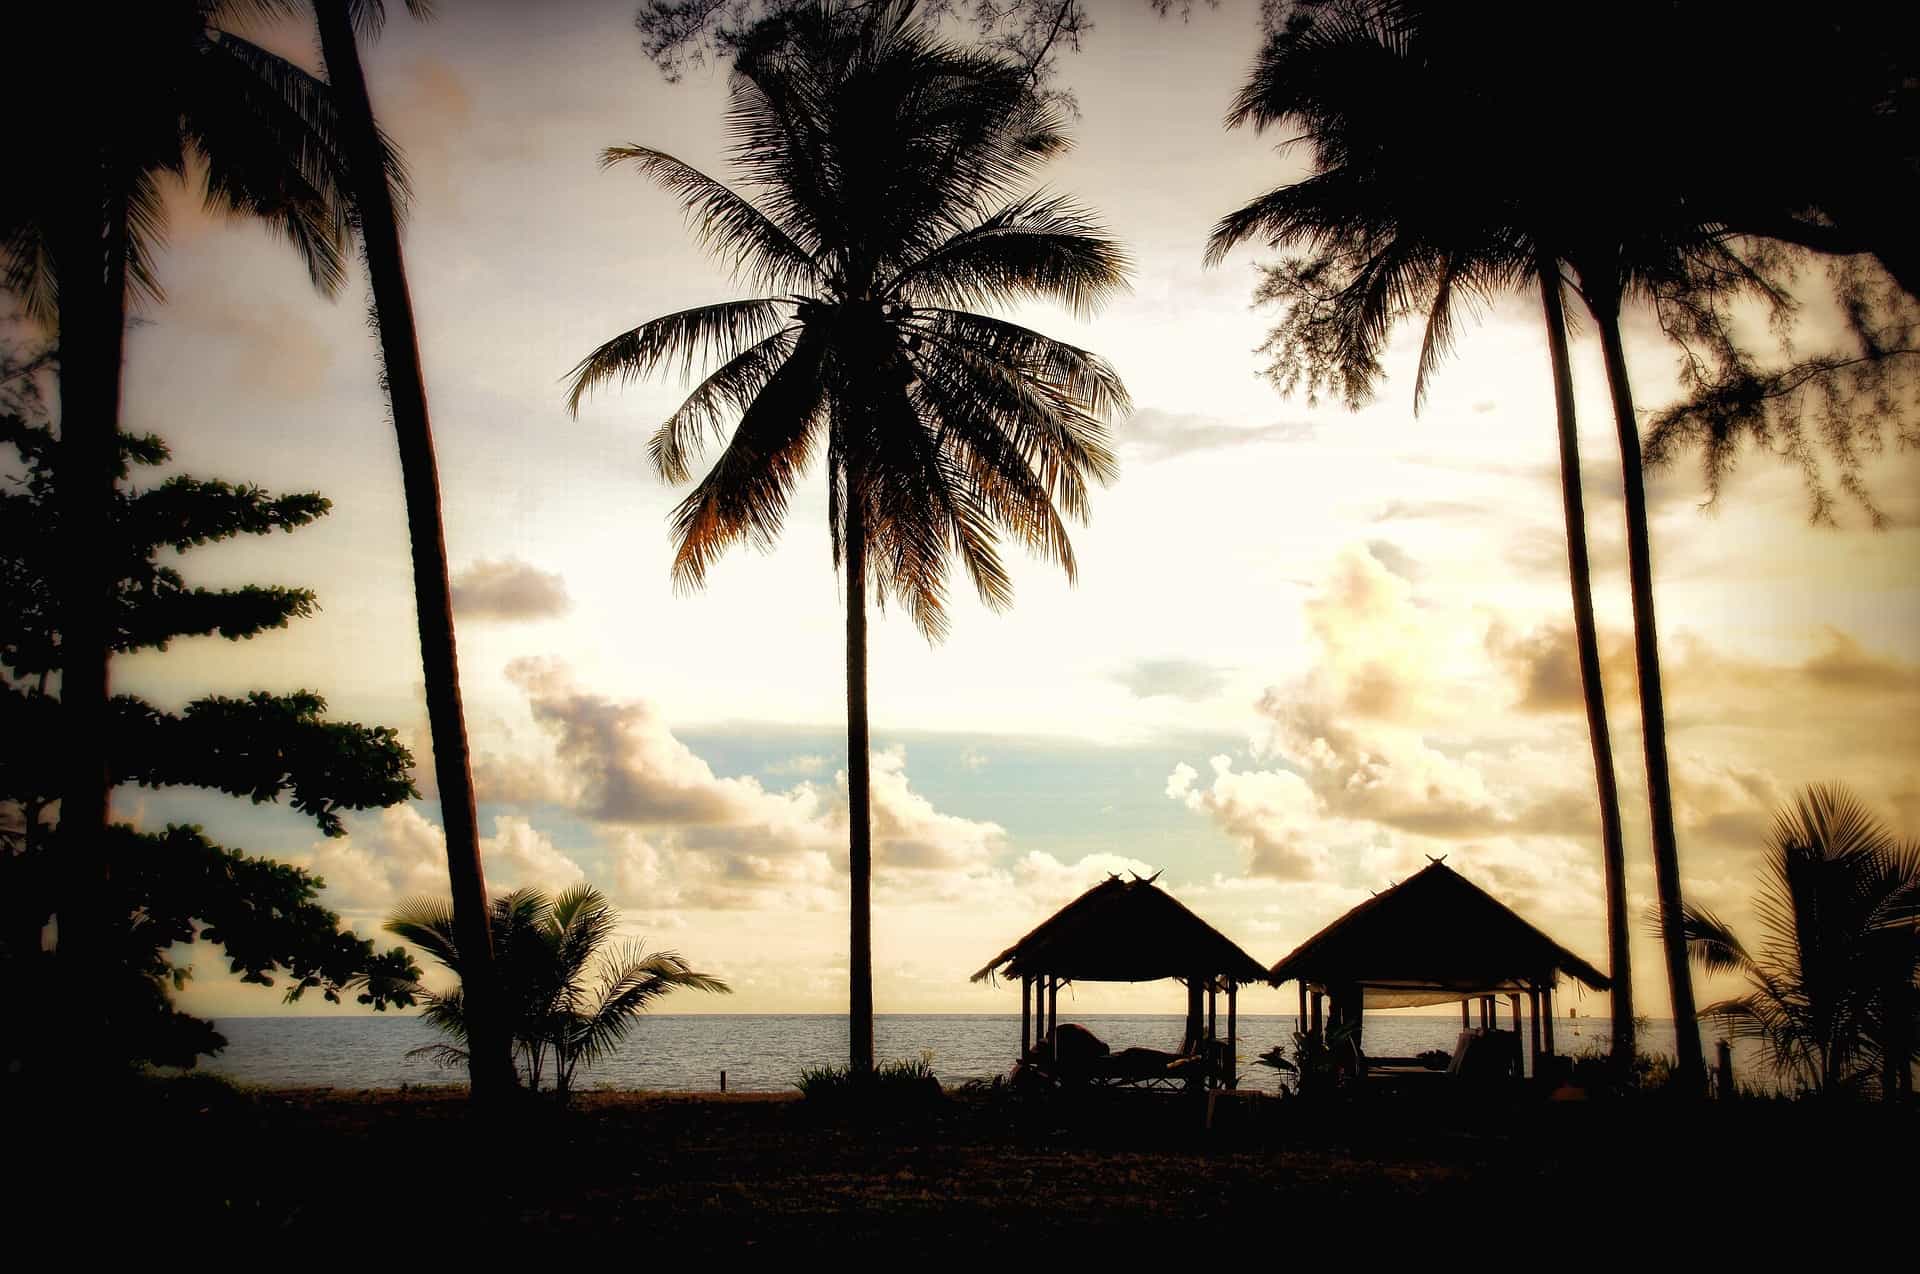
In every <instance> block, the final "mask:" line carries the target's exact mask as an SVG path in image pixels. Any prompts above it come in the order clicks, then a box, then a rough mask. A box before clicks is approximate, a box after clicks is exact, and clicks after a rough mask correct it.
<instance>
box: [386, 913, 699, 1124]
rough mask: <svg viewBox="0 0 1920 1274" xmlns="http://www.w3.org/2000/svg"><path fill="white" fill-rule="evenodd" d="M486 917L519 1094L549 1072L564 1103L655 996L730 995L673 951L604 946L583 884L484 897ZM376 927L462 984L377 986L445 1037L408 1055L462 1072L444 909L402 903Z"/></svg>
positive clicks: (461, 998)
mask: <svg viewBox="0 0 1920 1274" xmlns="http://www.w3.org/2000/svg"><path fill="white" fill-rule="evenodd" d="M488 920H489V926H488V927H489V929H490V930H491V936H492V946H491V952H492V956H493V961H494V965H495V967H496V968H497V970H498V976H499V978H500V983H501V987H502V991H503V996H502V1003H503V1004H504V1005H505V1006H506V1011H505V1013H504V1015H503V1017H502V1020H503V1021H504V1022H505V1023H506V1026H507V1030H508V1034H509V1037H510V1038H511V1040H512V1044H513V1048H514V1051H515V1052H517V1053H518V1054H519V1057H520V1061H521V1065H522V1066H523V1067H524V1078H525V1080H526V1084H527V1087H528V1088H529V1089H531V1090H533V1091H535V1092H538V1091H539V1090H540V1088H541V1086H542V1085H543V1084H544V1083H545V1081H546V1077H547V1075H548V1073H549V1072H548V1067H549V1065H551V1067H552V1070H551V1074H552V1077H553V1088H554V1092H555V1093H556V1094H557V1095H558V1096H559V1098H560V1100H561V1101H563V1102H564V1101H565V1100H566V1098H567V1096H568V1094H569V1093H571V1092H572V1091H573V1086H574V1078H575V1076H576V1075H577V1073H578V1072H579V1069H580V1068H581V1067H582V1066H588V1067H591V1066H592V1065H594V1064H595V1063H596V1062H598V1061H600V1060H601V1059H602V1058H604V1057H606V1056H607V1055H608V1054H610V1053H612V1052H613V1051H614V1050H615V1049H616V1048H618V1047H619V1046H620V1044H621V1043H622V1041H624V1040H625V1039H626V1038H627V1036H628V1035H630V1034H631V1033H632V1032H633V1028H634V1026H635V1024H636V1023H638V1021H639V1020H640V1017H641V1015H642V1014H644V1013H645V1012H646V1011H647V1009H648V1008H649V1007H651V1006H652V1004H653V1003H654V1001H656V1000H658V999H659V998H660V997H661V996H663V995H666V994H668V993H669V992H672V991H707V992H710V993H718V994H727V993H728V992H730V991H731V990H732V988H731V987H729V986H728V985H727V984H726V983H725V982H724V981H722V980H721V979H719V978H716V977H714V976H712V975H711V974H706V973H698V972H696V971H694V970H693V969H691V968H689V967H688V965H687V962H686V961H685V960H683V959H682V958H681V957H680V956H679V955H678V954H676V953H675V952H672V951H655V952H648V951H647V950H646V949H645V948H644V947H642V946H641V945H640V944H639V943H627V944H625V945H622V946H619V947H612V948H609V947H608V945H607V944H608V943H609V942H610V941H611V940H612V938H613V935H614V932H615V931H616V930H617V929H618V928H619V926H620V913H619V912H618V911H617V910H615V909H614V907H613V905H612V904H611V903H609V902H608V901H607V899H606V896H605V895H604V894H602V893H601V892H600V891H599V890H597V889H595V888H593V887H592V886H591V885H575V886H573V887H571V888H569V889H565V890H562V891H561V892H560V894H559V895H558V896H554V897H549V896H548V895H547V894H546V893H545V892H544V891H542V890H539V889H516V890H514V891H513V892H511V893H508V894H503V895H501V896H500V897H498V898H495V899H494V900H493V902H492V904H491V906H489V908H488ZM385 927H386V930H387V932H388V933H391V934H393V935H395V936H396V937H399V938H401V939H403V940H405V941H407V942H409V943H412V944H413V945H414V946H415V947H417V948H419V949H420V950H422V951H424V952H426V953H427V954H428V955H430V956H432V957H433V958H434V959H435V960H437V961H438V962H439V963H440V964H441V965H442V966H444V967H445V968H447V969H449V970H451V971H452V972H453V973H455V974H457V975H459V976H460V979H461V982H460V985H459V986H456V987H454V988H452V989H451V990H448V991H435V990H433V989H432V988H430V987H427V986H425V985H423V984H421V983H419V982H407V983H405V984H392V985H391V986H390V987H388V986H387V984H383V988H386V989H390V990H404V991H405V992H406V993H408V994H410V995H412V996H413V997H414V998H415V999H416V1000H418V1001H419V1002H420V1004H421V1005H422V1006H423V1009H424V1011H423V1013H422V1014H421V1016H422V1017H424V1018H425V1019H426V1020H427V1021H429V1022H431V1023H433V1024H434V1025H435V1026H436V1027H438V1028H439V1029H440V1030H442V1031H444V1032H446V1034H447V1035H449V1036H450V1037H451V1038H452V1041H453V1042H452V1043H447V1044H428V1045H425V1046H423V1047H421V1048H416V1049H414V1050H412V1051H411V1052H409V1053H408V1056H409V1057H428V1058H431V1059H433V1060H435V1061H437V1062H440V1063H441V1064H443V1065H447V1066H467V1065H470V1064H471V1056H470V1051H469V1050H470V1048H471V1045H472V1030H471V1027H472V1013H471V1010H470V1007H469V1004H468V997H467V996H466V994H465V985H466V974H467V964H468V962H467V960H466V959H465V957H464V955H463V947H462V944H461V942H460V939H459V933H460V930H459V925H458V921H457V919H456V917H455V915H454V911H453V908H452V907H451V906H450V905H449V904H447V903H445V902H442V901H440V900H439V899H434V898H416V899H411V900H409V901H407V902H404V903H402V904H401V905H400V907H399V909H398V910H397V911H395V912H394V914H393V915H392V916H391V917H389V918H388V920H387V923H386V926H385Z"/></svg>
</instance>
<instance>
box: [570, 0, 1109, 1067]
mask: <svg viewBox="0 0 1920 1274" xmlns="http://www.w3.org/2000/svg"><path fill="white" fill-rule="evenodd" d="M914 8H915V6H914V4H913V3H912V2H911V0H885V2H883V3H875V4H872V5H868V6H863V7H862V8H861V9H859V10H857V11H848V12H835V11H833V10H832V9H830V8H814V9H808V10H806V11H802V12H796V13H793V14H790V15H787V16H785V17H783V18H781V19H779V20H776V21H772V22H769V23H766V24H763V25H762V26H761V27H760V28H758V29H757V31H756V33H755V35H754V37H753V38H752V39H751V40H749V41H748V42H747V43H746V45H745V47H743V48H742V50H741V51H740V54H739V56H738V58H737V60H736V62H735V65H734V74H733V82H732V100H731V106H730V109H729V112H728V126H729V129H730V132H731V134H732V136H733V139H734V148H733V155H734V159H735V163H736V166H737V168H738V170H739V172H740V173H741V175H742V176H743V177H744V178H745V179H746V181H747V182H748V183H750V184H751V185H752V186H753V187H755V188H757V194H758V202H757V203H756V202H751V201H749V199H748V198H746V197H744V196H742V195H740V194H737V193H735V192H734V191H733V190H731V189H729V188H728V187H727V186H725V185H723V184H722V183H720V182H718V181H716V180H714V179H713V178H711V177H708V176H706V175H705V174H703V173H701V172H698V171H697V170H695V169H693V168H692V167H690V166H688V165H687V164H684V163H682V162H681V161H679V160H678V159H675V158H674V157H672V156H671V155H667V154H664V153H662V152H660V151H657V150H652V149H650V148H647V147H644V146H627V147H619V148H615V149H612V150H609V151H607V152H606V154H605V156H604V159H603V162H604V163H605V164H606V165H609V166H610V165H614V164H631V165H633V166H634V167H636V168H638V169H639V170H640V171H641V173H643V174H644V175H646V176H648V177H650V178H652V179H653V180H654V181H656V182H658V183H659V184H661V185H662V186H664V187H665V188H666V189H667V190H669V191H671V192H672V193H673V194H675V195H676V196H677V197H678V198H679V200H680V202H681V204H682V206H683V207H684V208H685V209H686V211H687V213H688V215H689V217H691V218H695V219H697V222H698V225H699V232H700V235H701V237H702V239H703V241H704V242H705V243H706V244H707V245H708V246H709V247H711V248H713V249H715V250H717V251H718V252H720V253H721V254H722V255H724V256H725V257H727V258H728V259H729V260H730V261H731V262H732V263H733V265H734V266H735V267H736V269H737V270H738V271H739V272H740V273H741V274H743V275H744V276H745V277H747V278H748V279H750V280H751V281H752V282H753V283H755V284H758V285H760V286H761V287H762V288H764V289H769V290H770V294H767V295H761V296H759V297H756V298H754V299H751V300H741V301H730V302H725V303H722V304H718V305H710V306H703V307H700V308H698V309H692V310H685V311H682V312H680V313H677V314H670V315H667V316H665V317H663V318H658V319H654V320H653V321H651V322H648V323H645V324H642V325H641V326H639V327H636V328H634V329H632V330H631V331H628V332H624V333H622V334H621V335H619V336H616V337H614V338H613V339H612V340H610V341H608V342H606V343H605V344H604V345H602V346H600V348H598V349H596V350H595V351H593V353H591V354H589V355H588V356H587V357H586V358H585V359H583V360H581V362H580V364H579V365H578V366H577V367H576V368H575V369H574V371H573V384H572V393H571V396H570V398H569V405H570V407H571V408H572V409H573V410H575V411H577V410H578V408H579V405H580V402H581V400H582V398H583V397H584V396H585V395H586V394H587V393H588V392H589V391H590V390H591V389H593V388H594V387H595V386H596V385H599V384H601V383H603V382H605V381H608V380H613V379H620V380H627V379H631V378H633V377H637V376H643V375H647V374H649V373H651V372H653V371H655V370H657V369H660V368H662V367H664V366H666V365H668V364H670V363H672V362H675V361H678V362H680V364H681V366H682V369H683V371H689V370H691V368H692V365H693V363H694V361H695V359H696V358H710V359H712V360H714V361H716V362H717V363H718V366H717V368H715V369H714V370H713V371H712V372H711V373H710V374H708V375H707V376H706V377H705V379H703V380H702V381H701V382H700V383H699V385H698V386H697V387H695V388H694V390H693V392H692V393H691V395H690V396H689V397H688V398H687V400H686V402H685V403H684V404H683V405H682V406H681V407H680V409H679V410H678V411H676V412H675V413H674V414H673V415H672V416H670V417H669V418H668V419H667V421H666V423H665V424H664V425H662V426H661V427H660V429H659V430H658V432H656V433H655V434H654V436H653V440H652V444H651V455H652V459H653V463H654V467H655V469H656V470H657V471H658V472H659V473H660V475H661V476H662V477H663V478H664V479H666V480H667V481H669V482H683V481H686V480H688V479H689V478H691V477H692V476H693V465H694V462H695V460H696V459H697V458H698V456H699V453H700V451H701V450H702V448H703V446H704V441H703V439H704V435H705V434H706V433H708V432H709V431H711V432H713V433H715V434H716V435H718V434H721V433H722V431H723V428H724V425H725V422H726V421H728V420H729V419H734V420H736V421H737V423H736V425H735V427H734V429H733V433H732V436H731V438H729V439H727V442H726V446H725V448H724V449H723V450H722V452H721V454H720V457H719V459H718V461H717V462H716V463H715V464H714V466H713V468H712V469H711V470H709V471H708V473H707V474H706V476H705V477H704V478H702V479H701V480H700V481H699V482H698V483H697V484H695V486H694V488H693V490H692V492H691V493H690V494H689V495H688V496H687V497H686V498H685V499H684V500H683V501H682V502H681V503H680V505H679V506H678V508H677V509H676V510H675V512H674V514H673V519H672V530H673V537H674V540H675V544H676V548H677V552H676V556H675V560H674V577H675V580H676V582H677V583H678V584H679V585H680V586H682V587H687V588H693V587H698V586H699V585H700V584H701V583H703V582H704V581H705V579H706V575H707V571H708V569H709V567H710V566H711V565H712V564H713V562H714V561H715V559H716V558H717V557H718V556H719V555H720V554H721V553H722V552H723V551H724V550H725V549H726V548H728V547H729V546H731V545H733V544H736V543H739V542H740V541H742V540H746V541H750V542H752V543H754V544H756V545H758V546H760V547H762V548H765V547H768V546H770V545H771V544H772V543H773V542H774V540H775V538H776V537H777V536H778V534H779V531H780V527H781V524H782V522H783V520H784V517H785V514H786V510H787V505H788V502H789V500H790V499H791V496H792V493H793V490H794V487H795V485H796V484H797V482H798V480H799V478H800V476H801V474H802V473H803V472H804V471H805V470H806V468H807V466H808V465H809V463H810V462H811V461H812V460H813V459H814V458H815V457H816V456H818V455H820V454H821V453H822V452H823V451H824V453H825V459H826V468H827V509H828V525H829V530H830V535H831V540H832V547H833V559H834V563H835V565H836V566H840V565H844V567H845V570H846V672H847V788H848V802H849V807H850V811H849V812H850V830H849V836H848V841H849V844H848V868H849V875H850V877H851V885H852V902H851V925H850V928H851V935H850V948H851V952H850V956H851V958H850V982H851V987H850V992H849V1026H848V1036H849V1039H848V1043H849V1049H850V1055H851V1065H852V1068H853V1069H854V1071H855V1072H857V1073H861V1074H865V1073H867V1072H870V1071H871V1070H872V1067H873V986H872V947H871V922H870V911H869V898H870V881H871V876H872V850H871V820H870V816H869V793H868V734H867V684H866V682H867V651H866V644H867V597H868V593H869V592H870V591H871V592H872V593H874V594H875V595H876V596H877V597H878V599H879V600H880V602H881V603H882V604H883V605H884V603H885V602H886V600H887V599H889V598H893V599H895V600H897V601H899V602H900V603H901V604H902V605H903V606H904V607H905V608H906V610H907V612H908V613H909V614H910V615H911V616H912V617H913V619H914V621H915V623H916V624H917V625H918V626H919V628H920V630H921V632H922V633H924V634H925V635H926V636H927V638H928V639H929V640H930V641H931V640H934V639H937V638H938V637H939V636H941V635H942V634H943V633H944V632H945V630H946V626H947V619H946V601H947V597H946V579H947V569H948V559H949V557H950V556H957V557H958V558H959V559H960V562H961V565H962V566H963V567H964V568H965V570H966V572H967V575H968V576H969V578H970V579H971V580H972V581H973V584H974V587H975V589H976V590H977V591H978V593H979V595H980V598H981V600H982V601H983V602H985V603H986V604H987V605H988V606H990V607H993V608H996V609H997V608H1000V607H1004V606H1006V605H1007V604H1008V603H1009V602H1010V601H1011V598H1012V583H1011V580H1010V578H1009V576H1008V574H1007V571H1006V569H1005V568H1004V567H1003V565H1002V564H1001V561H1000V558H999V555H998V552H997V547H996V545H997V539H998V536H999V535H1001V534H1005V535H1007V536H1009V537H1011V538H1012V539H1014V540H1015V541H1017V542H1019V543H1021V544H1023V545H1025V546H1026V547H1027V548H1028V549H1030V550H1031V551H1033V552H1034V553H1036V554H1037V555H1039V556H1041V557H1043V558H1046V559H1050V560H1052V561H1055V562H1058V563H1059V564H1060V566H1061V567H1062V568H1063V569H1064V570H1065V571H1066V573H1067V576H1068V578H1069V579H1072V578H1073V577H1074V574H1075V567H1074V557H1073V549H1072V546H1071V544H1070V543H1069V541H1068V536H1067V530H1066V526H1065V523H1064V521H1063V519H1062V516H1061V515H1062V513H1065V514H1066V516H1068V517H1072V518H1076V519H1079V520H1082V521H1084V519H1085V518H1086V516H1087V511H1088V490H1089V485H1090V484H1091V483H1095V482H1099V483H1104V482H1106V481H1108V480H1109V479H1110V478H1111V477H1112V476H1113V474H1114V472H1115V464H1114V458H1113V454H1112V452H1111V451H1110V450H1109V449H1108V447H1107V445H1106V442H1105V429H1104V427H1103V425H1102V423H1101V420H1102V417H1103V416H1105V415H1106V414H1107V413H1109V412H1112V411H1116V410H1124V409H1125V407H1126V405H1127V398H1126V391H1125V389H1124V387H1123V386H1122V385H1121V383H1120V380H1119V378H1118V376H1116V375H1115V374H1114V372H1113V371H1112V370H1111V369H1110V368H1109V367H1108V366H1107V365H1106V364H1105V363H1104V362H1102V361H1101V360H1100V359H1099V358H1097V357H1095V356H1094V355H1092V354H1090V353H1088V352H1087V351H1085V350H1082V349H1077V348H1075V347H1073V346H1071V345H1068V344H1065V343H1063V342H1060V341H1056V340H1052V339H1049V338H1048V337H1045V336H1042V335H1041V334H1039V333H1037V332H1034V331H1031V330H1029V329H1027V328H1025V327H1022V326H1019V325H1017V324H1014V323H1011V322H1007V321H1005V320H1002V319H998V318H994V317H990V316H988V315H985V314H981V313H976V312H974V311H973V309H971V308H969V307H975V306H981V305H985V304H990V303H996V302H1000V303H1005V302H1015V301H1021V300H1028V299H1037V300H1051V301H1057V302H1060V303H1063V304H1065V305H1066V306H1067V307H1068V308H1069V309H1071V310H1074V311H1077V312H1084V311H1086V310H1088V309H1090V308H1091V307H1093V306H1094V305H1096V304H1097V303H1099V302H1100V301H1102V300H1103V299H1105V298H1106V297H1108V296H1109V295H1111V294H1113V293H1114V292H1116V291H1118V290H1119V289H1121V288H1122V287H1124V286H1125V271H1126V260H1125V257H1124V256H1123V255H1122V253H1121V252H1120V250H1119V249H1118V248H1117V247H1116V246H1115V245H1114V244H1113V243H1112V242H1111V241H1110V240H1109V239H1107V238H1106V237H1105V236H1104V234H1103V232H1102V231H1101V229H1100V227H1099V226H1098V225H1097V224H1096V223H1095V222H1094V220H1093V219H1092V217H1091V216H1090V215H1089V214H1088V213H1086V212H1085V211H1083V210H1082V209H1081V208H1079V207H1078V206H1077V205H1075V204H1074V203H1073V202H1072V201H1070V200H1068V199H1065V198H1060V197H1054V196H1044V195H1040V194H1034V193H1029V192H1027V191H1026V190H1025V187H1026V185H1027V183H1028V180H1029V178H1030V177H1031V176H1032V174H1033V173H1034V172H1035V171H1036V170H1037V169H1038V168H1039V166H1040V165H1041V164H1042V163H1043V162H1044V161H1045V160H1046V159H1047V158H1049V157H1050V156H1052V155H1055V154H1057V153H1059V152H1060V151H1061V150H1062V149H1064V148H1065V146H1066V144H1067V142H1066V138H1065V137H1064V135H1063V133H1062V131H1061V121H1060V118H1059V116H1058V114H1057V112H1056V111H1055V110H1054V109H1053V108H1051V107H1049V106H1048V105H1046V104H1045V103H1043V102H1041V101H1038V100H1036V98H1035V97H1034V96H1033V94H1032V92H1031V88H1030V83H1029V79H1028V77H1027V76H1026V74H1025V72H1024V71H1023V70H1022V68H1020V67H1019V66H1017V65H1014V64H1012V63H1010V62H1008V61H1006V60H1004V59H1001V58H999V57H996V56H992V55H989V54H984V53H979V52H972V51H966V50H962V49H959V48H956V47H953V46H950V45H948V44H945V43H943V42H941V41H939V40H938V39H936V38H935V36H934V35H933V33H932V32H931V31H930V30H929V29H928V27H927V26H925V25H924V24H922V23H921V22H919V21H918V20H916V18H915V15H914Z"/></svg>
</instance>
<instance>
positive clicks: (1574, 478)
mask: <svg viewBox="0 0 1920 1274" xmlns="http://www.w3.org/2000/svg"><path fill="white" fill-rule="evenodd" d="M1536 264H1537V266H1538V268H1539V274H1540V304H1541V308H1542V310H1543V311H1544V313H1545V318H1546V327H1547V349H1548V352H1549V355H1550V356H1551V358H1552V360H1553V405H1554V413H1555V417H1556V420H1557V422H1558V425H1559V434H1560V498H1561V502H1562V504H1563V505H1564V506H1565V508H1566V516H1567V569H1568V574H1569V577H1570V579H1571V582H1572V586H1573V632H1574V642H1575V645H1576V646H1578V648H1579V654H1580V693H1581V697H1582V698H1583V699H1584V700H1585V701H1586V706H1587V735H1588V737H1589V738H1590V739H1591V740H1592V742H1593V773H1594V781H1595V783H1596V785H1597V786H1598V789H1599V797H1600V843H1601V854H1602V859H1603V862H1604V864H1605V875H1606V891H1607V959H1608V964H1609V968H1608V969H1607V973H1608V975H1609V976H1610V977H1611V978H1612V979H1613V990H1612V992H1611V998H1612V1005H1613V1062H1614V1065H1615V1066H1622V1067H1623V1066H1626V1065H1628V1064H1630V1063H1631V1062H1632V1060H1633V1054H1634V1038H1633V965H1632V957H1631V955H1630V954H1629V952H1628V950H1627V860H1626V851H1625V849H1624V848H1623V847H1622V844H1621V840H1620V792H1619V788H1618V785H1617V784H1616V782H1615V779H1614V772H1613V736H1612V733H1611V731H1609V730H1608V728H1607V696H1606V690H1605V687H1604V685H1603V684H1602V681H1601V677H1600V640H1599V635H1598V633H1597V632H1596V630H1595V628H1594V622H1593V574H1592V571H1591V569H1590V567H1589V565H1588V562H1587V512H1586V503H1585V500H1584V498H1583V496H1582V493H1581V490H1580V433H1579V430H1578V427H1577V424H1576V421H1575V419H1574V407H1573V366H1572V362H1571V360H1570V359H1569V357H1568V355H1567V316H1566V311H1565V309H1564V308H1563V307H1562V305H1561V300H1560V287H1561V283H1560V263H1559V262H1558V261H1557V260H1555V259H1554V257H1553V256H1552V254H1551V253H1547V252H1541V253H1539V254H1538V256H1537V261H1536ZM1549 280H1551V282H1549Z"/></svg>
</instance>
